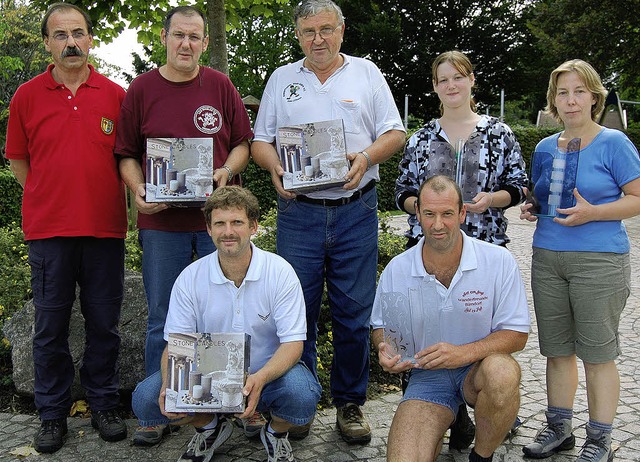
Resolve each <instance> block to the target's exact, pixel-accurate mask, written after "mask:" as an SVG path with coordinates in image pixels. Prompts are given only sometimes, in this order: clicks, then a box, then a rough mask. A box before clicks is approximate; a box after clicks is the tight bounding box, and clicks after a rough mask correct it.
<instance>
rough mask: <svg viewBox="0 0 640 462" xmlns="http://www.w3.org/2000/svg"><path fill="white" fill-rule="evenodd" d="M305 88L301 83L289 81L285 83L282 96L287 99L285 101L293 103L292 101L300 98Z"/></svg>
mask: <svg viewBox="0 0 640 462" xmlns="http://www.w3.org/2000/svg"><path fill="white" fill-rule="evenodd" d="M305 91H307V90H306V88H304V85H303V84H301V83H290V84H289V85H287V86H286V87H285V89H284V91H283V92H282V97H283V98H284V99H286V100H287V103H293V102H294V101H298V100H299V99H302V93H304V92H305Z"/></svg>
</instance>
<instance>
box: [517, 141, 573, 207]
mask: <svg viewBox="0 0 640 462" xmlns="http://www.w3.org/2000/svg"><path fill="white" fill-rule="evenodd" d="M580 141H581V140H580V138H574V139H572V140H571V141H569V143H568V144H567V148H566V149H563V148H560V147H556V150H555V151H554V152H553V153H549V152H542V151H536V152H534V153H533V158H532V160H531V180H532V182H533V191H532V193H531V194H529V195H528V197H527V202H528V203H531V204H533V206H532V207H531V209H530V211H531V213H532V214H533V215H535V216H537V217H541V218H554V217H557V216H560V214H558V211H557V209H558V208H569V207H573V206H574V205H576V202H575V197H574V195H573V190H574V189H575V187H576V177H577V174H578V160H579V158H580Z"/></svg>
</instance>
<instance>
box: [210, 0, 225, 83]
mask: <svg viewBox="0 0 640 462" xmlns="http://www.w3.org/2000/svg"><path fill="white" fill-rule="evenodd" d="M207 19H208V23H209V65H210V66H211V67H212V68H214V69H216V70H218V71H220V72H224V73H225V74H227V75H228V74H229V61H228V60H227V29H226V26H227V15H226V13H225V10H224V0H207Z"/></svg>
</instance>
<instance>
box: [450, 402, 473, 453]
mask: <svg viewBox="0 0 640 462" xmlns="http://www.w3.org/2000/svg"><path fill="white" fill-rule="evenodd" d="M449 428H450V429H451V433H450V434H449V449H457V450H458V451H462V450H463V449H467V448H468V447H469V446H471V443H472V442H473V438H474V437H475V436H476V426H475V425H474V424H473V422H472V421H471V418H470V417H469V413H468V412H467V405H466V404H464V403H462V404H461V405H460V407H459V408H458V415H456V420H455V422H453V424H451V427H449Z"/></svg>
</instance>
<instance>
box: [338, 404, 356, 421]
mask: <svg viewBox="0 0 640 462" xmlns="http://www.w3.org/2000/svg"><path fill="white" fill-rule="evenodd" d="M342 412H343V416H344V419H345V420H347V421H349V422H357V421H358V420H360V409H358V407H357V406H349V407H345V409H344V410H343V411H342Z"/></svg>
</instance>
